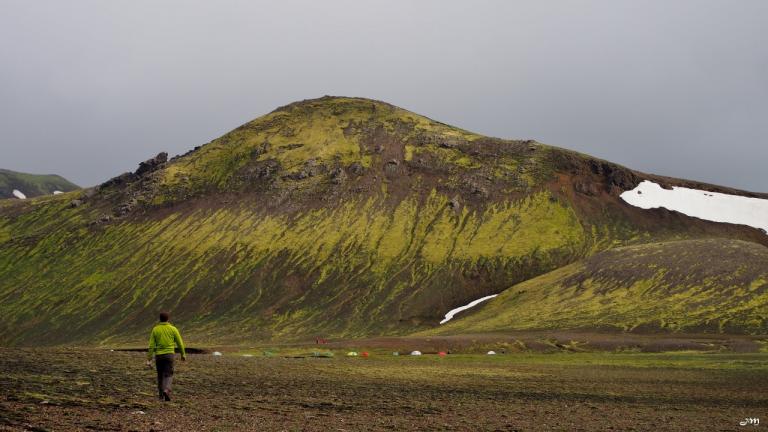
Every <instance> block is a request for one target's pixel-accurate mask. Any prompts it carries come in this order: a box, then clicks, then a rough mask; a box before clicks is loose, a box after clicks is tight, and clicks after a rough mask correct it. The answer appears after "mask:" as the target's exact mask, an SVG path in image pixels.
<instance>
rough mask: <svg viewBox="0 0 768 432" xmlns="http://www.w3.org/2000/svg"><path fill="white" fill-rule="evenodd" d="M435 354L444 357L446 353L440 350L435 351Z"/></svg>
mask: <svg viewBox="0 0 768 432" xmlns="http://www.w3.org/2000/svg"><path fill="white" fill-rule="evenodd" d="M437 355H439V356H440V357H445V356H446V355H447V354H446V352H445V351H440V352H439V353H437Z"/></svg>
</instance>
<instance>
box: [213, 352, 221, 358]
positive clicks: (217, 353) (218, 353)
mask: <svg viewBox="0 0 768 432" xmlns="http://www.w3.org/2000/svg"><path fill="white" fill-rule="evenodd" d="M213 355H215V356H217V357H218V356H220V355H222V354H221V353H220V352H218V351H214V352H213Z"/></svg>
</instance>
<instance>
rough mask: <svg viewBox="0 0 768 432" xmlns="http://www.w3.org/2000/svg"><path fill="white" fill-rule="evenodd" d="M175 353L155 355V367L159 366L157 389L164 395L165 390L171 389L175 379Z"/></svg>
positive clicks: (161, 395)
mask: <svg viewBox="0 0 768 432" xmlns="http://www.w3.org/2000/svg"><path fill="white" fill-rule="evenodd" d="M173 357H174V355H173V354H160V355H156V356H155V368H157V391H158V393H159V394H160V397H163V392H164V391H165V390H168V391H169V392H170V391H171V382H172V381H173Z"/></svg>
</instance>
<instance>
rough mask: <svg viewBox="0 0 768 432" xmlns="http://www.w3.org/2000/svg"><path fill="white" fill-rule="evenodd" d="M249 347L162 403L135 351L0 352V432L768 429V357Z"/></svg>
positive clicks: (212, 361)
mask: <svg viewBox="0 0 768 432" xmlns="http://www.w3.org/2000/svg"><path fill="white" fill-rule="evenodd" d="M244 353H247V352H246V351H241V352H226V351H225V354H224V355H223V356H221V357H214V356H212V355H211V354H191V355H190V356H189V357H190V358H189V360H188V361H187V362H183V363H182V362H180V361H179V362H177V367H176V375H175V382H174V399H173V401H171V402H159V401H157V400H155V387H154V386H155V376H154V371H153V370H150V369H148V368H147V366H146V365H145V363H144V359H145V356H144V354H142V353H139V352H117V351H116V352H110V351H108V350H76V349H7V348H6V349H0V430H3V431H26V430H33V431H70V430H78V431H79V430H99V431H101V430H107V431H109V430H113V431H190V430H192V431H243V430H245V431H248V430H254V431H255V430H260V431H261V430H310V431H315V430H317V431H361V430H460V431H469V430H503V431H506V430H534V431H536V430H562V431H580V430H582V431H592V430H617V431H631V430H638V431H665V430H671V431H698V430H701V431H704V430H706V431H729V430H733V431H736V430H739V431H744V430H761V429H763V428H765V427H768V353H695V352H676V353H615V352H614V353H551V354H544V353H526V352H523V353H514V354H499V355H496V356H488V355H479V354H474V355H457V354H451V355H448V356H446V357H444V358H440V357H438V356H437V355H424V356H421V357H411V356H403V355H401V356H393V355H392V353H391V351H390V352H385V351H383V350H378V351H374V352H372V354H371V357H369V358H361V357H357V358H348V357H345V356H343V353H341V352H339V353H337V355H335V356H334V357H333V358H315V357H311V356H301V355H290V356H289V355H283V354H278V355H274V356H264V355H263V353H262V352H261V351H256V350H254V351H252V354H253V356H252V357H247V356H243V354H244ZM745 418H759V419H760V420H761V421H762V422H763V424H760V425H758V426H750V425H748V426H740V422H743V421H744V420H745Z"/></svg>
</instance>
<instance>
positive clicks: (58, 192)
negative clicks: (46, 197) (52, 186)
mask: <svg viewBox="0 0 768 432" xmlns="http://www.w3.org/2000/svg"><path fill="white" fill-rule="evenodd" d="M63 193H64V192H62V191H53V194H54V195H59V194H63Z"/></svg>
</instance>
